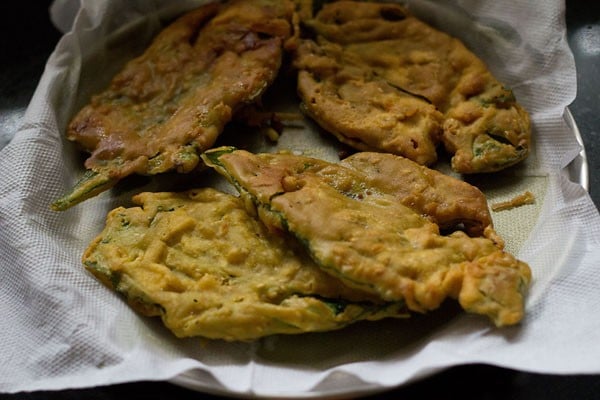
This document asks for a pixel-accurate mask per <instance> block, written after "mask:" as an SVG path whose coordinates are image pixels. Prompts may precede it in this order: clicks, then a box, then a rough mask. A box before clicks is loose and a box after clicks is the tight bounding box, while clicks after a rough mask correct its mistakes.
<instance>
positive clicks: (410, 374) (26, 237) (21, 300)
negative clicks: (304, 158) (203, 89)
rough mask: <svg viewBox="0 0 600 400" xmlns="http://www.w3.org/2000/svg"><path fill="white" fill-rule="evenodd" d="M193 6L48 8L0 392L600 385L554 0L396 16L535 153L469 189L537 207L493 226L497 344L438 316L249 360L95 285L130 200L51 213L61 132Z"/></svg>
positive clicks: (9, 285) (303, 339) (10, 209)
mask: <svg viewBox="0 0 600 400" xmlns="http://www.w3.org/2000/svg"><path fill="white" fill-rule="evenodd" d="M200 3H201V1H167V0H155V1H153V2H146V1H142V0H137V1H128V2H120V1H111V0H106V1H88V0H81V1H73V0H58V1H57V2H55V3H54V4H53V6H52V17H53V20H54V21H55V22H56V24H57V26H59V27H60V28H62V29H64V30H65V31H66V33H65V35H64V37H63V38H62V39H61V40H60V42H59V43H58V45H57V47H56V49H55V51H54V53H53V54H52V55H51V57H50V59H49V60H48V63H47V66H46V70H45V72H44V74H43V77H42V79H41V81H40V83H39V86H38V88H37V90H36V92H35V94H34V96H33V98H32V100H31V104H30V106H29V108H28V110H27V112H26V115H25V118H24V122H23V125H22V127H21V129H20V130H19V131H18V132H17V133H16V135H15V136H14V139H13V140H12V141H11V143H9V145H8V146H7V147H5V148H4V149H3V150H2V151H1V152H0V170H1V171H2V176H1V177H0V266H1V270H0V274H1V277H2V284H1V285H0V315H2V319H1V320H0V327H1V332H2V335H0V354H2V363H0V392H18V391H32V390H53V389H63V388H82V387H89V386H96V385H106V384H115V383H121V382H129V381H135V380H169V379H174V381H175V382H177V383H179V384H182V385H186V386H188V387H192V388H195V389H198V390H206V391H210V392H218V393H229V394H236V395H257V396H279V397H296V396H304V397H306V396H309V397H310V396H320V395H332V394H343V393H350V392H354V393H358V392H365V391H370V390H378V389H380V388H387V387H392V386H397V385H401V384H404V383H406V382H409V381H412V380H414V379H418V378H420V377H423V376H427V375H429V374H432V373H434V372H436V371H440V370H442V369H444V368H447V367H450V366H453V365H459V364H466V363H487V364H492V365H498V366H504V367H510V368H514V369H519V370H524V371H535V372H541V373H557V374H561V373H600V361H599V360H600V346H599V345H598V344H597V332H599V331H600V295H598V287H600V269H598V266H599V265H600V247H599V246H598V244H599V243H600V230H599V229H600V228H599V227H600V217H599V215H598V211H597V209H596V208H595V207H594V205H593V203H592V202H591V200H590V198H589V197H588V195H587V193H586V191H585V190H584V189H583V188H582V187H581V186H580V185H579V184H577V183H573V182H570V181H569V180H568V179H567V177H566V176H565V173H564V168H565V167H566V166H567V165H568V164H569V163H570V161H571V160H572V159H573V158H574V157H576V156H577V154H578V153H579V151H580V150H581V148H580V146H579V145H578V143H577V141H576V140H575V138H574V136H573V134H572V132H571V131H570V130H569V129H568V128H567V126H566V125H565V123H564V121H563V112H564V110H565V107H566V106H567V105H568V104H570V103H571V101H572V100H573V99H574V96H575V87H576V85H575V67H574V62H573V58H572V55H571V53H570V50H569V48H568V46H567V42H566V38H565V37H566V35H565V22H564V11H565V6H564V3H563V2H562V1H558V0H556V1H546V0H536V1H533V0H532V1H528V2H512V1H510V0H505V1H497V0H489V1H482V0H454V1H448V2H444V3H443V4H441V3H439V2H434V1H432V0H421V1H419V0H413V1H408V2H407V3H408V5H409V7H410V8H411V9H412V10H413V12H414V13H415V14H417V15H418V16H420V17H422V18H423V19H425V20H427V21H428V22H430V23H432V24H434V25H436V26H438V27H439V28H441V29H443V30H446V31H447V32H449V33H451V34H453V35H455V36H457V37H459V38H461V39H462V40H463V41H464V42H465V43H466V44H467V46H468V47H470V48H471V49H472V50H473V51H474V52H475V53H476V54H478V55H479V56H480V57H481V58H483V59H484V61H486V63H487V64H488V65H489V67H490V68H491V70H492V72H493V73H494V74H495V75H496V76H497V77H498V78H499V79H500V80H501V81H503V82H505V83H506V84H507V85H508V86H510V87H511V88H512V89H513V90H514V92H515V94H516V96H517V99H518V100H519V101H520V102H521V103H522V104H523V105H524V106H525V107H526V108H527V109H528V110H529V111H530V113H531V116H532V121H533V128H534V138H535V140H534V144H535V151H534V152H533V154H532V155H531V157H530V158H529V160H528V161H527V162H526V163H525V164H524V165H523V166H521V167H520V168H516V169H515V170H513V171H511V172H510V176H509V177H510V178H511V179H510V182H512V183H510V184H508V186H507V187H508V189H506V190H504V189H503V188H504V186H502V185H495V184H494V182H496V181H495V179H496V178H495V177H494V176H490V177H489V179H482V180H481V184H482V186H483V189H484V191H485V192H486V194H488V195H489V196H490V198H491V199H503V198H507V197H508V198H510V196H512V195H514V194H515V192H519V191H522V190H524V189H528V188H533V190H534V191H535V193H536V200H537V202H536V206H531V207H530V208H527V207H521V208H519V209H515V210H511V211H506V212H503V213H496V214H494V218H495V223H496V226H497V228H498V230H499V231H500V233H501V234H502V235H503V236H504V237H505V239H506V240H507V244H508V245H509V247H510V248H511V249H513V250H515V252H516V253H517V255H518V257H519V258H521V259H523V260H525V261H527V262H528V263H529V264H530V266H531V268H532V270H533V275H534V283H533V286H532V288H531V292H530V295H529V297H528V303H527V316H526V318H525V320H524V321H523V323H522V324H521V325H520V326H516V327H511V328H503V329H496V328H494V327H493V326H491V324H490V323H489V322H488V321H487V320H485V319H484V318H481V317H478V316H472V315H466V314H464V313H461V312H459V311H457V310H456V309H455V308H453V306H452V305H451V304H450V305H448V306H444V307H443V308H442V310H440V311H437V312H434V313H432V314H431V315H427V316H415V317H414V318H411V319H408V320H389V321H381V322H377V323H360V324H357V325H355V326H351V327H349V328H347V329H344V330H342V331H338V332H330V333H322V334H308V335H299V336H274V337H269V338H266V339H263V340H260V341H258V342H255V343H225V342H221V341H206V340H201V339H185V340H181V339H175V338H174V337H173V336H172V335H171V334H170V333H169V332H167V331H166V329H164V328H163V327H162V326H161V323H160V321H158V320H157V319H148V318H144V317H141V316H138V315H137V314H136V313H135V312H133V311H132V310H131V309H130V308H129V307H128V306H127V305H126V304H125V303H124V302H123V301H122V299H121V298H120V297H119V296H118V295H116V294H114V293H112V292H111V291H110V290H108V289H107V288H105V287H104V286H102V285H100V284H99V283H98V282H97V281H96V280H95V279H93V278H92V277H91V275H89V274H88V273H87V272H86V271H85V270H84V268H83V267H82V265H81V262H80V257H81V254H82V252H83V250H84V249H85V247H86V246H87V244H88V243H89V242H90V240H92V238H93V237H94V236H95V235H96V234H98V233H99V232H100V230H101V229H102V227H103V225H104V218H105V215H106V212H107V211H108V210H109V209H111V208H112V207H114V206H116V205H117V204H120V203H121V202H122V201H124V199H125V198H127V197H128V196H129V195H130V194H131V193H116V192H115V191H112V192H106V193H103V194H102V195H101V196H98V197H97V198H95V199H92V200H89V201H86V202H84V203H82V204H80V205H78V206H76V207H74V208H72V209H70V210H68V211H66V212H53V211H51V210H50V209H49V204H50V203H51V202H52V201H53V200H54V199H56V198H57V197H58V196H59V195H61V194H62V193H64V192H65V191H66V190H67V189H68V188H69V187H70V186H71V185H72V184H73V183H74V182H75V180H76V179H77V177H78V176H79V175H80V174H81V173H82V166H81V157H80V155H79V153H78V152H77V151H76V149H75V146H74V145H73V144H71V143H68V142H67V141H65V140H64V137H63V135H64V129H65V126H66V124H67V122H68V120H69V118H70V117H71V116H72V115H73V113H75V112H76V111H77V110H78V109H79V108H80V107H81V106H82V105H83V104H84V103H85V102H86V101H87V100H88V99H89V96H90V95H91V94H92V93H94V92H97V91H99V90H100V89H102V88H103V87H104V86H105V85H106V84H107V83H108V82H109V80H110V78H111V76H112V74H114V73H115V72H116V71H117V70H118V69H119V68H120V67H121V66H122V64H123V63H124V62H125V61H126V60H128V59H130V58H131V57H133V56H134V55H136V54H139V53H140V52H141V51H143V49H144V47H145V46H146V45H147V43H148V41H149V40H150V38H151V37H152V36H153V35H154V34H155V33H156V32H157V31H158V30H159V29H160V27H161V26H163V25H164V23H165V21H166V20H168V19H169V18H171V17H173V16H175V15H177V14H178V13H180V12H181V11H183V10H186V9H189V8H191V7H194V6H195V5H198V4H200ZM73 16H75V18H74V20H73V19H72V17H73ZM285 136H286V135H285V133H284V135H283V136H282V138H285ZM138 189H139V188H138ZM134 191H135V188H134V190H133V191H132V192H134ZM522 221H529V223H526V224H524V225H523V223H522Z"/></svg>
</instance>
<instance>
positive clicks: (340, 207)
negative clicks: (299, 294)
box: [202, 148, 531, 326]
mask: <svg viewBox="0 0 600 400" xmlns="http://www.w3.org/2000/svg"><path fill="white" fill-rule="evenodd" d="M202 158H203V160H204V161H205V163H206V164H207V165H209V166H211V167H213V168H215V169H216V170H217V171H218V172H220V173H221V174H223V175H224V176H225V177H226V178H227V179H228V180H229V181H230V182H232V183H233V184H234V185H235V186H236V188H237V189H238V190H239V191H240V193H241V194H242V196H244V197H245V198H246V199H248V200H247V203H250V204H254V206H255V207H256V209H257V213H258V215H259V217H260V219H261V220H262V221H263V222H264V223H265V225H267V226H269V227H271V229H273V230H283V231H286V232H290V233H291V234H293V235H294V236H296V237H297V238H298V239H299V241H300V242H301V243H303V244H304V245H305V247H306V249H307V250H308V251H309V253H310V254H311V256H312V257H313V259H314V260H315V261H316V262H317V264H318V265H319V266H320V267H321V268H323V270H325V271H327V272H328V273H330V274H331V275H333V276H335V277H337V278H339V279H341V280H342V281H343V282H345V283H346V284H347V285H348V286H351V287H355V288H357V289H361V290H365V291H369V292H371V293H373V294H375V295H378V296H381V298H382V299H383V300H386V301H403V302H405V303H406V305H407V307H408V308H409V309H410V310H412V311H417V312H426V311H428V310H433V309H435V308H437V307H439V306H440V304H441V303H442V302H443V301H444V300H445V299H446V298H447V297H452V298H456V299H458V301H459V303H460V305H461V306H462V307H463V308H464V309H465V310H467V311H469V312H472V313H476V314H482V315H486V316H488V317H489V318H490V319H491V320H492V321H493V322H494V323H495V324H496V325H498V326H503V325H512V324H516V323H518V322H519V321H520V320H521V319H522V317H523V314H524V302H525V292H526V290H527V288H528V286H529V282H530V279H531V272H530V269H529V267H528V265H527V264H526V263H524V262H522V261H519V260H517V259H516V258H515V257H513V256H512V255H510V254H508V253H507V252H505V251H503V250H502V248H501V244H498V243H497V242H495V241H493V240H491V239H489V238H486V237H474V238H473V237H469V236H467V235H466V234H465V233H464V232H462V231H455V232H453V233H451V234H449V235H442V234H440V231H439V227H438V226H437V225H436V224H435V223H433V222H431V221H430V220H429V219H427V218H425V217H423V216H422V215H421V213H420V212H416V211H415V210H413V209H411V208H410V207H407V206H405V205H403V204H401V202H400V201H399V200H398V198H397V197H396V196H394V195H393V194H390V192H393V191H394V190H393V189H391V190H385V189H384V190H381V189H380V186H374V185H370V184H369V179H368V178H367V177H366V175H367V174H362V173H361V172H360V171H357V170H355V169H350V168H347V167H344V166H342V165H338V164H332V163H328V162H325V161H322V160H318V159H314V158H308V157H302V156H296V155H292V154H258V155H255V154H252V153H249V152H246V151H243V150H235V149H233V148H217V149H212V150H209V151H208V152H205V153H204V154H203V155H202Z"/></svg>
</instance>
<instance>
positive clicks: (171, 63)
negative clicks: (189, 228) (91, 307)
mask: <svg viewBox="0 0 600 400" xmlns="http://www.w3.org/2000/svg"><path fill="white" fill-rule="evenodd" d="M293 12H294V5H293V3H291V2H290V1H285V0H284V1H279V0H277V1H276V0H246V1H242V0H234V1H230V2H227V3H225V4H222V5H221V4H217V3H213V4H208V5H205V6H202V7H200V8H199V9H197V10H194V11H191V12H189V13H187V14H185V15H184V16H182V17H180V18H179V19H177V20H176V21H175V22H174V23H172V24H171V25H169V26H168V27H167V28H165V29H164V30H163V31H162V32H160V33H159V35H158V36H157V37H156V38H155V39H154V41H153V42H152V44H151V45H150V46H149V48H148V49H147V50H146V51H145V53H144V54H142V55H141V56H139V57H138V58H136V59H134V60H132V61H131V62H129V63H128V64H127V65H126V66H125V67H124V69H123V70H122V71H121V72H120V73H118V74H117V75H116V76H115V77H114V79H113V80H112V82H111V84H110V86H109V87H108V88H107V89H106V90H105V91H104V92H102V93H100V94H98V95H96V96H94V97H93V98H92V100H91V102H90V104H89V105H87V106H85V107H84V108H83V109H82V110H81V111H80V112H79V113H78V114H77V115H76V116H75V117H74V118H73V120H72V121H71V123H70V124H69V126H68V129H67V138H68V139H69V140H72V141H75V142H77V143H78V144H79V145H80V146H81V147H82V148H83V149H84V150H86V151H88V152H90V153H91V155H90V157H89V158H88V159H87V160H86V162H85V167H86V168H87V169H88V170H89V172H88V173H87V174H86V175H85V176H84V178H83V179H82V180H81V181H80V182H79V183H78V184H76V186H75V187H74V188H73V190H72V192H71V193H69V194H67V195H66V196H65V197H63V198H62V199H59V200H57V201H56V202H55V203H54V204H53V208H54V209H57V210H63V209H66V208H68V207H70V206H72V205H74V204H76V203H78V202H80V201H82V200H85V199H86V198H89V197H92V196H94V195H96V194H98V193H99V192H102V191H103V190H106V189H108V188H110V187H111V186H112V185H114V184H115V183H116V182H117V181H118V180H120V179H122V178H124V177H126V176H128V175H130V174H134V173H136V174H147V175H154V174H159V173H163V172H166V171H171V170H176V171H178V172H189V171H190V170H192V169H193V168H194V167H195V166H196V165H197V164H198V162H199V156H198V154H199V153H200V152H202V151H204V150H206V149H208V148H210V146H212V145H213V144H214V142H215V140H216V138H217V136H218V135H219V134H220V132H221V131H222V129H223V127H224V125H225V124H226V123H227V122H228V121H229V120H230V119H231V118H232V114H233V113H234V112H235V111H236V110H237V109H238V108H239V107H241V106H242V105H244V104H247V103H252V102H255V101H256V100H257V99H258V98H259V97H260V96H261V94H262V93H263V92H264V91H265V89H266V88H267V86H268V85H270V84H271V83H272V82H273V80H274V79H275V76H276V74H277V72H278V70H279V67H280V65H281V61H282V54H283V42H284V41H285V40H286V39H287V38H289V36H290V35H291V29H292V28H291V19H292V14H293Z"/></svg>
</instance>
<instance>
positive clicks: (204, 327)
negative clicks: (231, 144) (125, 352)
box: [83, 188, 406, 341]
mask: <svg viewBox="0 0 600 400" xmlns="http://www.w3.org/2000/svg"><path fill="white" fill-rule="evenodd" d="M134 202H135V203H136V204H137V205H139V207H132V208H127V209H126V208H123V207H119V208H117V209H115V210H113V211H111V212H110V214H109V215H108V217H107V222H106V227H105V228H104V230H103V231H102V233H100V235H99V236H98V237H97V238H96V239H95V240H94V241H93V242H92V243H91V245H90V246H89V247H88V249H87V250H86V252H85V254H84V256H83V263H84V264H85V265H86V267H87V268H88V269H89V270H90V271H91V272H92V273H93V274H94V275H96V276H97V277H98V278H99V279H100V280H101V281H103V282H104V283H105V284H106V285H107V286H109V287H111V288H113V289H115V290H116V291H118V292H120V293H122V294H123V295H124V296H125V297H126V299H127V300H128V302H129V303H130V304H131V306H132V307H133V308H134V309H136V310H137V311H138V312H140V313H142V314H144V315H148V316H160V317H161V318H162V320H163V322H164V324H165V325H166V326H167V327H168V328H169V329H170V330H171V331H172V332H173V333H174V334H175V335H177V336H178V337H188V336H204V337H207V338H212V339H224V340H228V341H231V340H253V339H257V338H260V337H263V336H266V335H272V334H280V333H285V334H295V333H302V332H314V331H326V330H333V329H339V328H342V327H344V326H346V325H348V324H350V323H353V322H356V321H359V320H376V319H381V318H385V317H402V316H405V315H406V309H405V307H404V305H403V303H402V302H388V303H386V302H383V301H381V300H380V299H379V298H378V297H376V296H373V295H369V294H367V293H365V292H363V291H361V290H355V289H351V288H349V287H347V286H345V285H344V284H342V283H341V282H340V281H339V280H338V279H336V278H334V277H331V276H329V275H327V274H326V273H324V272H322V271H321V270H320V269H319V268H318V267H317V266H316V265H315V264H314V262H312V261H311V259H310V258H308V257H307V256H306V255H305V253H304V252H303V251H294V250H293V245H291V244H290V242H289V241H287V240H286V238H285V237H282V236H276V235H273V234H272V233H270V232H268V231H267V230H266V228H265V227H264V225H263V224H261V223H260V222H259V221H257V220H256V219H254V218H252V217H251V216H250V215H249V214H248V213H247V212H246V210H245V208H244V205H243V202H242V200H241V199H240V198H238V197H234V196H232V195H229V194H225V193H222V192H218V191H216V190H214V189H209V188H205V189H197V190H190V191H187V192H183V193H141V194H139V195H137V196H135V197H134Z"/></svg>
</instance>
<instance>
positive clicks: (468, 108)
mask: <svg viewBox="0 0 600 400" xmlns="http://www.w3.org/2000/svg"><path fill="white" fill-rule="evenodd" d="M305 8H306V7H305ZM304 14H308V13H306V12H304ZM304 18H305V19H304V21H303V28H304V29H305V30H308V31H310V32H311V33H310V34H307V35H305V36H306V37H307V38H305V39H303V40H301V41H300V44H299V45H298V48H297V50H296V52H295V65H296V67H297V68H298V69H299V75H298V92H299V94H300V96H301V98H302V101H303V103H304V107H305V108H306V110H307V113H308V115H310V116H311V117H313V118H314V119H315V120H316V121H317V122H318V123H319V124H321V125H322V126H323V127H324V128H325V129H326V130H330V131H331V132H332V133H333V134H334V135H336V136H337V137H338V138H340V140H342V141H344V142H346V143H348V144H350V145H353V146H354V147H356V148H357V149H359V150H377V151H383V152H391V153H395V154H400V155H403V156H405V157H408V158H410V159H412V160H414V161H417V162H419V163H421V164H428V163H431V162H432V160H435V156H434V154H433V153H432V152H433V149H434V148H435V144H436V143H437V142H438V141H439V140H440V139H441V142H443V144H444V146H445V148H446V150H447V151H448V152H449V153H451V154H453V158H452V167H453V169H454V170H455V171H457V172H459V173H479V172H493V171H498V170H501V169H504V168H507V167H509V166H512V165H514V164H516V163H518V162H519V161H521V160H523V159H525V158H526V157H527V155H528V153H529V147H530V141H531V138H530V136H531V126H530V120H529V115H528V114H527V112H526V111H525V110H524V109H523V108H522V107H521V106H520V105H519V104H518V103H517V102H516V100H515V97H514V96H513V94H512V92H511V91H510V90H508V89H507V88H505V87H504V86H503V85H502V84H501V83H500V82H498V80H497V79H496V78H494V76H493V75H492V74H491V73H490V71H489V70H488V69H487V67H486V65H485V64H484V63H483V62H482V61H481V60H480V59H479V58H477V56H475V55H474V54H473V53H471V52H470V51H469V50H468V49H467V48H466V47H465V46H464V45H463V44H462V43H461V42H460V41H459V40H458V39H455V38H453V37H451V36H449V35H447V34H445V33H443V32H440V31H438V30H436V29H434V28H432V27H431V26H429V25H427V24H425V23H424V22H422V21H420V20H418V19H417V18H415V17H414V16H412V15H410V13H409V12H408V11H407V10H406V9H405V8H403V7H402V6H400V5H397V4H391V3H375V2H360V1H337V2H333V3H328V4H326V5H324V6H323V8H322V9H321V10H320V11H319V12H318V13H317V15H316V16H315V17H314V18H312V17H310V16H309V17H306V15H305V17H304ZM390 93H394V94H395V97H396V98H397V99H395V100H394V96H392V95H391V94H390ZM400 93H402V95H400ZM425 121H426V122H425ZM440 128H441V129H442V130H443V133H441V135H438V134H437V132H438V129H440ZM401 142H402V143H405V145H404V146H400V147H394V146H392V145H390V144H391V143H401ZM409 143H412V144H413V149H411V148H410V146H408V144H409ZM425 155H427V156H425Z"/></svg>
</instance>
